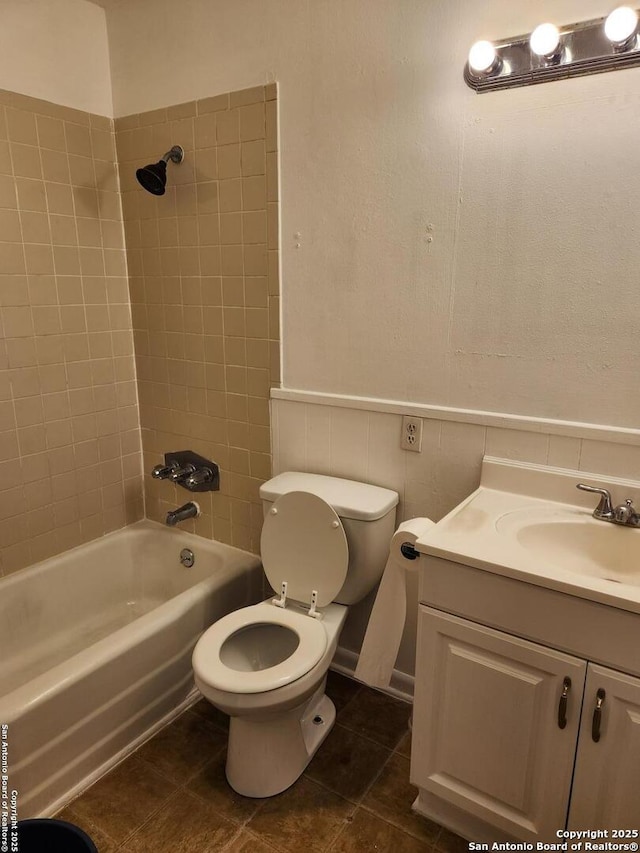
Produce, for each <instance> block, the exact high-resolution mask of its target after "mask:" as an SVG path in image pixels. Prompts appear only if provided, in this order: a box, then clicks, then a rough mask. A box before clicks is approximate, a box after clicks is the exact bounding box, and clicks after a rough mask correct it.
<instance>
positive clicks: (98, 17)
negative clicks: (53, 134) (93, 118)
mask: <svg viewBox="0 0 640 853" xmlns="http://www.w3.org/2000/svg"><path fill="white" fill-rule="evenodd" d="M0 12H1V14H2V24H1V26H0V80H1V81H2V88H3V89H8V90H9V91H11V92H20V94H22V95H30V96H31V97H33V98H42V99H43V100H45V101H52V102H53V103H56V104H62V105H63V106H66V107H73V108H74V109H77V110H86V111H88V112H92V113H98V114H99V115H106V116H112V115H113V104H112V97H111V77H110V72H109V48H108V45H107V26H106V20H105V14H104V10H103V9H101V8H100V7H98V6H96V5H94V4H93V3H88V2H86V0H2V2H1V3H0Z"/></svg>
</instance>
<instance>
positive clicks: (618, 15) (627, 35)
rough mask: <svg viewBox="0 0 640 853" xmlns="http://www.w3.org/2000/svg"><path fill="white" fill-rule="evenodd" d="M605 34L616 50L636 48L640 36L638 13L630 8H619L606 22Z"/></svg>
mask: <svg viewBox="0 0 640 853" xmlns="http://www.w3.org/2000/svg"><path fill="white" fill-rule="evenodd" d="M604 34H605V35H606V37H607V38H608V39H609V41H610V42H611V44H612V45H613V46H614V47H615V49H616V50H620V51H624V50H630V49H631V48H633V47H635V45H636V41H637V34H638V13H637V12H636V11H635V9H630V8H629V6H618V8H617V9H614V10H613V12H612V13H611V14H610V15H609V17H608V18H607V20H606V21H605V22H604Z"/></svg>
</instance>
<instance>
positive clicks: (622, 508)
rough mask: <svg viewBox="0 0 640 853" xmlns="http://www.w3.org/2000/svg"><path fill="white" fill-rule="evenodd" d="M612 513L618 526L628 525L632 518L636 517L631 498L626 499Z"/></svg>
mask: <svg viewBox="0 0 640 853" xmlns="http://www.w3.org/2000/svg"><path fill="white" fill-rule="evenodd" d="M613 513H614V516H615V520H616V521H617V522H618V524H630V523H632V519H633V518H634V516H635V517H637V515H638V513H637V512H636V508H635V507H634V505H633V501H632V500H631V498H627V499H626V501H625V502H624V503H623V504H620V505H619V506H617V507H616V508H615V509H614V511H613Z"/></svg>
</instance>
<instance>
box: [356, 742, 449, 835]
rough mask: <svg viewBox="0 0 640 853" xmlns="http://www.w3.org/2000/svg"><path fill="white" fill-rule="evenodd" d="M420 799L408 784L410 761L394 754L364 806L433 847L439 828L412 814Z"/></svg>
mask: <svg viewBox="0 0 640 853" xmlns="http://www.w3.org/2000/svg"><path fill="white" fill-rule="evenodd" d="M417 795H418V789H417V788H414V787H413V785H410V784H409V759H408V758H405V757H404V756H403V755H398V754H397V753H395V754H394V755H392V756H391V758H390V759H389V761H388V762H387V763H386V764H385V766H384V769H383V770H382V773H381V774H380V776H379V777H378V779H376V781H375V782H374V784H373V786H372V788H371V790H370V791H369V792H368V793H367V795H366V796H365V798H364V800H363V801H362V806H363V807H364V808H366V809H368V810H369V811H371V812H373V813H374V814H375V815H377V816H378V817H381V818H383V819H384V820H387V821H389V822H390V823H392V824H394V825H395V826H397V827H399V828H400V829H403V830H404V831H405V832H409V833H410V834H411V835H415V836H416V837H417V838H420V839H421V840H422V841H425V842H429V843H431V844H433V842H434V841H435V840H436V838H437V837H438V834H439V832H440V825H439V824H436V823H433V821H430V820H427V818H425V817H421V816H420V815H418V814H416V813H415V812H414V811H412V810H411V805H412V803H413V801H414V800H415V798H416V796H417Z"/></svg>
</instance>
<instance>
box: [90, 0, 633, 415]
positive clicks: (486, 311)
mask: <svg viewBox="0 0 640 853" xmlns="http://www.w3.org/2000/svg"><path fill="white" fill-rule="evenodd" d="M175 8H178V10H179V11H178V12H176V11H173V10H175ZM607 10H608V6H607V5H606V4H605V6H603V5H602V3H601V2H596V0H539V2H536V3H531V2H529V0H487V2H484V3H477V2H472V0H396V2H390V0H349V2H341V0H312V2H293V0H236V2H234V3H228V2H226V0H182V2H181V3H180V5H179V7H175V4H170V3H168V2H166V0H162V1H161V0H136V2H135V3H134V2H126V0H113V2H112V3H110V4H109V7H108V10H107V15H108V23H109V35H110V47H111V64H112V69H113V87H114V102H115V112H116V115H125V114H128V113H132V112H135V111H139V110H146V109H151V108H154V107H159V106H164V105H166V104H170V103H178V102H182V101H186V100H189V99H192V98H198V97H203V96H206V95H210V94H215V93H217V92H224V91H228V90H232V89H239V88H242V87H244V86H251V85H254V84H257V83H264V82H267V81H270V80H274V79H276V80H278V82H279V84H280V98H279V103H280V110H281V136H280V138H281V152H282V153H281V158H282V164H281V184H282V226H283V233H282V255H283V321H284V329H283V340H284V368H283V373H284V384H285V385H286V386H289V387H293V388H303V389H312V390H321V391H330V392H335V393H341V394H352V395H363V396H369V397H374V398H379V397H382V398H390V399H396V400H409V401H417V402H426V403H436V404H444V405H450V406H455V407H467V408H479V409H485V410H493V411H500V412H511V413H518V414H523V415H533V416H539V417H548V418H561V419H568V420H578V421H587V422H596V423H609V424H617V425H621V426H628V427H631V426H635V425H637V423H638V420H639V415H640V395H638V394H634V393H630V390H631V389H632V388H633V384H632V381H631V380H632V376H633V375H634V372H635V357H634V352H635V349H636V341H635V334H634V333H635V328H636V323H635V316H636V313H637V312H636V311H635V304H636V301H637V296H636V291H637V275H636V270H637V268H638V265H639V261H640V244H639V241H638V240H637V221H638V214H637V211H636V205H637V198H638V183H639V180H640V179H639V178H638V175H639V174H640V173H639V171H638V168H637V164H638V156H637V139H638V138H640V133H639V131H640V109H638V101H639V97H640V96H639V95H638V80H639V79H640V70H638V69H634V70H629V71H622V72H615V73H611V74H606V75H600V76H595V77H589V78H581V79H575V80H570V81H562V82H557V83H552V84H547V85H544V86H537V87H530V88H523V89H518V90H514V91H509V92H498V93H494V94H485V95H482V96H478V95H475V94H474V93H473V92H471V90H469V89H468V88H467V87H466V86H465V85H464V83H463V81H462V68H463V64H464V61H465V58H466V52H467V50H468V47H469V45H470V44H471V43H472V41H474V40H475V39H476V38H478V37H483V36H484V37H495V38H499V37H504V36H509V35H515V34H518V33H522V32H527V31H530V30H531V29H532V28H533V26H535V24H537V23H539V22H540V21H542V20H545V19H547V18H549V19H551V20H554V21H556V22H557V23H559V24H563V23H570V22H572V21H577V20H584V19H587V18H589V17H596V16H598V15H601V14H604V13H605V12H606V11H607ZM298 232H299V233H300V234H301V237H300V238H299V239H297V238H296V237H295V236H294V235H295V234H296V233H298ZM428 237H432V242H428V239H427V238H428ZM296 243H300V247H299V248H297V247H296Z"/></svg>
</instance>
